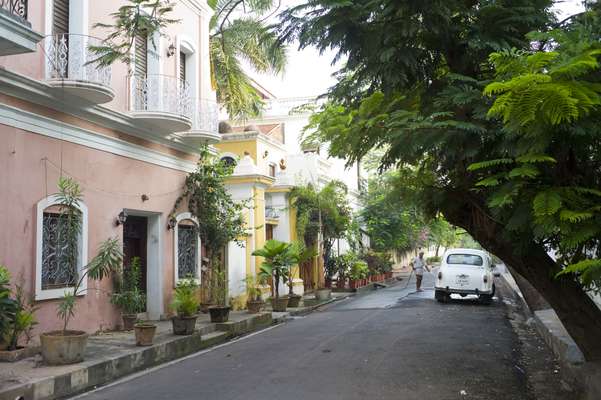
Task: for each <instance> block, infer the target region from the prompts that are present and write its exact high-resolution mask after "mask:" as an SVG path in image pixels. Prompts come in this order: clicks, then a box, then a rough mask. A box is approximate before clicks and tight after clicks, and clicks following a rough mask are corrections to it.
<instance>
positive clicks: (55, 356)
mask: <svg viewBox="0 0 601 400" xmlns="http://www.w3.org/2000/svg"><path fill="white" fill-rule="evenodd" d="M40 342H41V344H42V358H43V359H44V362H45V363H46V364H49V365H64V364H74V363H78V362H81V361H83V357H84V354H85V352H86V346H87V344H88V334H87V333H85V332H84V331H65V332H63V331H52V332H46V333H42V334H41V335H40Z"/></svg>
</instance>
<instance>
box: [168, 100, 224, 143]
mask: <svg viewBox="0 0 601 400" xmlns="http://www.w3.org/2000/svg"><path fill="white" fill-rule="evenodd" d="M194 105H195V109H194V113H193V116H192V129H191V130H189V131H187V132H180V133H178V134H177V136H179V137H180V138H181V139H183V140H184V141H185V142H186V143H188V144H190V145H191V146H194V147H199V146H202V145H212V144H215V143H217V142H219V141H220V140H221V135H220V134H219V117H218V112H219V111H218V106H217V102H216V101H214V100H207V99H197V100H196V101H195V102H194Z"/></svg>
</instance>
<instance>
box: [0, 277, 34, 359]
mask: <svg viewBox="0 0 601 400" xmlns="http://www.w3.org/2000/svg"><path fill="white" fill-rule="evenodd" d="M7 277H9V275H8V270H7V269H6V267H3V266H2V265H0V297H2V296H3V295H2V293H6V292H5V291H4V290H5V289H6V285H7V283H8V280H5V278H7ZM7 298H8V297H7ZM8 299H10V298H8ZM10 300H12V301H14V306H15V307H14V313H13V314H12V318H11V320H10V322H9V324H8V326H7V327H6V328H7V329H5V333H4V334H3V335H1V336H0V338H1V340H0V342H2V344H3V346H2V348H0V361H18V360H20V359H23V358H26V357H31V356H33V355H34V354H36V353H38V352H39V347H38V346H34V347H30V346H21V345H20V342H22V341H21V338H22V337H24V342H22V344H25V345H27V343H29V341H30V340H31V330H32V329H33V327H34V326H35V325H36V324H37V321H36V319H35V315H34V313H35V311H36V310H37V309H38V307H36V306H35V305H34V303H33V301H27V300H26V296H25V290H24V289H23V286H21V285H16V286H15V292H14V297H13V298H12V299H10ZM1 308H2V307H1V306H0V309H1Z"/></svg>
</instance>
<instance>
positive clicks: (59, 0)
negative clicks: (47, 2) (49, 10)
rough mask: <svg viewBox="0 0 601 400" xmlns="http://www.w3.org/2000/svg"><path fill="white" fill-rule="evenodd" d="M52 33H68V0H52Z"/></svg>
mask: <svg viewBox="0 0 601 400" xmlns="http://www.w3.org/2000/svg"><path fill="white" fill-rule="evenodd" d="M52 33H54V34H55V35H57V34H60V33H69V0H54V10H53V14H52Z"/></svg>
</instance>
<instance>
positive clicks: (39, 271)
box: [35, 195, 88, 300]
mask: <svg viewBox="0 0 601 400" xmlns="http://www.w3.org/2000/svg"><path fill="white" fill-rule="evenodd" d="M77 209H78V210H79V212H80V213H81V232H80V233H79V238H78V241H77V247H76V248H73V247H71V246H69V245H68V243H67V242H66V241H65V234H66V229H67V228H66V226H67V224H66V215H65V213H64V210H63V209H62V207H61V205H60V199H59V197H58V196H56V195H52V196H48V197H46V198H44V199H42V200H40V201H39V202H38V204H37V212H36V281H35V298H36V300H46V299H56V298H60V297H62V296H63V295H64V294H65V291H67V290H69V289H70V288H72V287H73V286H74V285H75V282H76V280H77V279H78V277H79V276H81V273H82V270H83V267H84V266H85V265H86V264H87V262H88V208H87V207H86V205H85V204H83V203H82V202H80V203H79V205H78V206H77ZM73 255H75V258H76V259H77V261H76V263H75V265H73V263H72V262H71V261H70V260H71V258H73ZM81 288H82V289H84V290H83V292H84V293H85V289H86V288H87V282H86V281H84V282H83V283H82V285H81Z"/></svg>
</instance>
